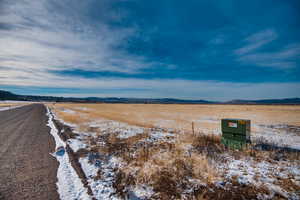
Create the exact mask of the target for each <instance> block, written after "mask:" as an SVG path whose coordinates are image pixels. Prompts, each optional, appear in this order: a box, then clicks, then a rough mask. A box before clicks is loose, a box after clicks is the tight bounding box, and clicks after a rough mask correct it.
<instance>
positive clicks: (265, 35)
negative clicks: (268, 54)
mask: <svg viewBox="0 0 300 200" xmlns="http://www.w3.org/2000/svg"><path fill="white" fill-rule="evenodd" d="M277 37H278V35H277V33H276V32H275V31H274V30H271V29H267V30H264V31H261V32H259V33H255V34H253V35H251V36H249V37H248V38H246V39H245V42H246V43H247V44H246V45H245V46H243V47H241V48H239V49H236V50H235V51H234V53H235V54H236V55H244V54H247V53H250V52H252V51H254V50H257V49H259V48H260V47H262V46H264V45H266V44H268V43H270V42H272V41H274V40H276V39H277Z"/></svg>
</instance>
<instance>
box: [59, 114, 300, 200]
mask: <svg viewBox="0 0 300 200" xmlns="http://www.w3.org/2000/svg"><path fill="white" fill-rule="evenodd" d="M200 120H202V122H205V123H214V124H215V123H217V121H216V120H215V119H209V118H205V119H200ZM60 121H62V120H60ZM85 125H87V126H89V127H91V128H94V129H95V131H97V132H101V134H104V135H105V134H110V133H115V134H117V137H119V138H120V139H125V138H129V137H132V136H136V135H138V134H142V133H145V132H147V133H148V134H149V137H148V138H144V139H141V141H143V142H147V143H148V142H149V143H154V142H157V141H163V140H168V141H169V142H172V141H173V139H174V134H173V133H172V130H163V129H159V128H157V129H148V128H143V127H138V126H132V125H128V124H126V123H122V122H117V121H113V120H107V119H97V120H95V121H92V122H88V123H86V124H85ZM253 126H254V129H255V130H256V131H255V132H252V140H253V141H254V142H256V141H259V140H260V139H261V137H263V138H264V139H266V140H267V141H268V142H269V143H272V144H274V143H276V144H282V145H287V146H289V147H292V148H298V149H300V148H299V147H300V140H299V139H300V135H299V132H297V131H298V130H296V131H295V130H293V131H291V130H290V129H288V127H287V126H286V125H280V126H279V125H278V126H263V125H253ZM77 127H78V126H73V129H74V132H76V133H78V134H79V136H78V137H77V138H76V139H69V140H68V144H70V147H71V148H72V149H73V150H74V151H75V152H76V151H77V150H78V149H80V148H88V145H87V144H85V140H84V139H83V138H84V137H85V136H96V135H97V134H96V133H93V132H89V133H86V132H85V133H82V132H79V131H78V130H77ZM209 133H212V132H211V130H209ZM214 133H215V134H221V133H220V130H219V129H216V130H215V132H214ZM101 144H102V145H105V143H101ZM190 148H191V147H190ZM224 157H225V158H226V159H225V160H227V162H225V163H223V162H220V163H217V164H216V166H217V168H218V170H219V171H220V173H221V174H224V181H225V182H227V181H229V182H230V181H232V180H233V179H235V178H237V181H238V182H239V183H240V184H242V185H253V186H257V187H261V186H264V187H266V188H268V189H269V191H270V194H269V195H265V194H264V195H261V196H259V197H260V198H261V199H272V198H273V197H274V195H275V194H280V195H281V196H283V197H286V198H289V199H299V194H296V193H294V192H291V191H286V190H285V189H284V188H282V187H280V184H279V183H278V179H290V180H291V181H292V182H294V183H295V184H296V185H298V186H300V165H299V162H288V161H273V162H268V161H260V162H258V161H255V160H253V158H250V157H243V158H241V159H234V158H233V157H230V156H229V155H224ZM79 162H80V164H81V166H82V169H83V171H84V173H85V174H86V176H87V179H88V183H89V186H90V187H91V189H92V191H93V193H94V195H95V196H94V197H95V198H96V199H118V197H117V196H115V195H114V192H115V190H114V188H113V186H112V184H113V181H114V177H115V171H116V169H117V168H118V167H121V166H122V160H120V159H117V158H116V157H113V156H105V155H100V154H98V155H94V154H92V153H90V154H89V155H88V157H83V158H80V159H79ZM98 172H101V176H100V177H101V178H100V177H99V173H98ZM217 184H218V183H216V185H217ZM129 190H130V191H129V192H128V194H129V199H144V198H147V197H151V195H152V194H153V190H152V188H150V187H149V186H146V185H137V186H135V187H131V188H130V189H129Z"/></svg>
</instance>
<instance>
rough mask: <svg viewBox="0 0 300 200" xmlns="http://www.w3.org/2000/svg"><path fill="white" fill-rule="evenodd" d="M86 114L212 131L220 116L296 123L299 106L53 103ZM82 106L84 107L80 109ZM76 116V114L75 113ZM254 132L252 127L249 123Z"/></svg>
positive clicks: (217, 124) (59, 107)
mask: <svg viewBox="0 0 300 200" xmlns="http://www.w3.org/2000/svg"><path fill="white" fill-rule="evenodd" d="M54 107H55V108H56V109H62V108H67V109H71V110H75V111H77V112H80V113H81V114H83V113H84V114H87V115H88V119H95V118H106V119H111V120H115V121H120V122H125V123H128V124H131V125H137V126H143V127H158V126H159V127H163V128H173V129H176V130H185V131H188V132H190V131H191V129H192V125H191V124H192V122H194V124H195V131H196V132H200V131H201V128H203V127H205V128H206V129H207V130H208V131H211V132H213V131H214V130H216V129H218V128H219V127H220V122H219V121H220V119H222V118H245V119H250V120H251V122H252V124H266V125H268V124H288V125H295V126H300V106H275V105H274V106H273V105H270V106H265V105H163V104H55V105H54ZM82 108H85V110H84V109H82ZM76 116H77V117H78V115H76ZM252 128H253V130H252V131H253V132H255V131H256V130H255V126H252Z"/></svg>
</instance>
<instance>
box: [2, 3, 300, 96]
mask: <svg viewBox="0 0 300 200" xmlns="http://www.w3.org/2000/svg"><path fill="white" fill-rule="evenodd" d="M0 88H1V89H7V90H10V91H13V92H17V93H21V94H40V95H59V96H80V97H82V96H99V97H107V96H110V97H111V96H115V97H147V98H161V97H172V98H185V99H207V100H230V99H261V98H284V97H299V96H300V2H299V1H298V0H272V1H271V0H264V1H261V0H251V1H241V0H226V1H225V0H223V1H222V0H189V1H181V0H159V1H158V0H152V1H146V0H86V1H81V0H64V1H61V0H39V1H37V0H36V1H35V0H22V1H21V0H15V1H11V0H2V1H0Z"/></svg>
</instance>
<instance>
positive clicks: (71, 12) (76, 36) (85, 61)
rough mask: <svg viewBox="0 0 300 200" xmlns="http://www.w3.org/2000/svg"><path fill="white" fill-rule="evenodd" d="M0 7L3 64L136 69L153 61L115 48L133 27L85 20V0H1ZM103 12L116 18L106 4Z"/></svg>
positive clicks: (41, 68)
mask: <svg viewBox="0 0 300 200" xmlns="http://www.w3.org/2000/svg"><path fill="white" fill-rule="evenodd" d="M90 2H91V1H89V3H90ZM102 2H103V5H101V6H100V9H101V7H104V8H105V7H107V5H106V4H107V1H102ZM1 6H2V10H3V12H1V14H0V24H2V26H0V64H1V65H2V66H12V67H14V68H16V67H17V68H19V69H20V70H23V69H32V70H38V71H48V70H68V69H81V70H91V71H118V72H123V73H136V72H138V71H139V69H142V68H145V67H149V66H150V65H151V64H152V63H151V62H146V60H145V58H143V57H142V56H133V55H130V54H128V53H127V52H124V51H121V50H118V49H117V48H115V47H116V46H120V45H124V44H126V42H127V41H126V40H127V38H128V37H129V36H130V35H132V34H134V32H135V29H134V28H118V29H114V30H112V29H111V28H110V27H109V26H108V25H107V24H106V23H104V22H103V21H101V20H98V21H92V20H89V19H87V16H86V15H85V10H87V6H89V4H88V3H87V2H85V1H79V2H78V1H76V2H75V1H68V0H67V1H59V0H54V1H46V0H40V1H31V0H24V1H9V0H4V1H3V2H1ZM2 10H1V11H2ZM100 11H101V10H100ZM105 13H106V16H105V19H106V18H109V20H119V18H121V16H119V15H120V14H119V13H113V12H111V11H109V9H108V10H107V11H106V12H105ZM107 15H108V17H107ZM106 20H107V19H106ZM4 25H5V26H4Z"/></svg>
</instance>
